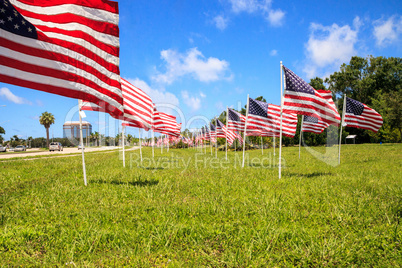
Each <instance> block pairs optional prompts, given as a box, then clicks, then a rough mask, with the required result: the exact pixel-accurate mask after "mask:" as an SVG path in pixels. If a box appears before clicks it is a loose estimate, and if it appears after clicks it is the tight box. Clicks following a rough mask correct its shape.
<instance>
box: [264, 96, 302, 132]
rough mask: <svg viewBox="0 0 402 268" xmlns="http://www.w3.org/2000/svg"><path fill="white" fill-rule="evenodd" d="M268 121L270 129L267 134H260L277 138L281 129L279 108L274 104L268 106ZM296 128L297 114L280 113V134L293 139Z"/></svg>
mask: <svg viewBox="0 0 402 268" xmlns="http://www.w3.org/2000/svg"><path fill="white" fill-rule="evenodd" d="M268 121H269V123H271V125H272V128H271V130H270V131H268V133H267V134H265V133H262V136H268V137H279V136H280V129H281V106H279V105H275V104H269V105H268ZM296 128H297V114H289V113H284V112H282V134H283V135H284V136H287V137H294V136H295V134H296ZM265 132H267V131H265ZM269 132H271V133H269Z"/></svg>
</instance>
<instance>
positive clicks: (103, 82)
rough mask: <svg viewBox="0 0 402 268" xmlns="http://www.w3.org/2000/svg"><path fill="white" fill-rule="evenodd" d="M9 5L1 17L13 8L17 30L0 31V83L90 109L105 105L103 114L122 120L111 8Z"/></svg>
mask: <svg viewBox="0 0 402 268" xmlns="http://www.w3.org/2000/svg"><path fill="white" fill-rule="evenodd" d="M33 2H34V3H33ZM11 3H12V4H13V6H11V5H9V4H8V5H7V6H6V4H7V2H3V3H1V4H2V5H4V7H6V8H7V12H12V11H13V8H15V10H14V14H15V20H16V23H19V24H20V25H17V26H18V27H17V28H16V30H14V31H12V30H11V28H10V27H9V26H7V27H8V28H4V29H7V30H4V29H0V38H1V39H0V40H1V42H0V55H2V56H3V58H2V60H1V63H0V64H1V65H2V66H1V70H2V71H1V73H2V75H3V76H2V80H1V81H2V82H6V83H12V84H16V85H24V86H26V87H29V88H33V89H37V90H42V91H45V92H50V93H54V94H58V95H62V96H66V97H72V98H81V99H83V100H85V101H90V102H94V103H95V104H101V103H104V102H106V103H107V106H106V107H107V110H108V112H109V113H111V114H113V115H115V116H118V115H122V114H123V97H122V92H121V85H120V76H119V72H120V71H119V32H118V20H119V16H118V5H117V3H114V2H111V1H107V0H102V1H100V0H94V1H85V0H84V1H78V0H70V1H58V0H54V1H45V0H36V1H28V0H20V1H18V0H12V1H11ZM99 8H100V9H99ZM18 11H19V12H20V14H21V15H18ZM25 20H27V21H28V22H26V21H25ZM26 24H27V26H26V27H25V28H24V27H23V26H24V25H26ZM19 27H20V28H21V29H20V28H19ZM28 27H29V28H28ZM32 27H35V29H34V31H35V32H36V34H34V35H25V33H24V31H27V30H31V29H32ZM19 34H21V35H19ZM22 35H24V36H22ZM25 36H27V37H25ZM35 38H37V39H35ZM6 40H7V41H6ZM6 61H7V62H6ZM11 62H14V63H11ZM22 62H23V63H22ZM28 73H30V74H28ZM18 80H21V81H18ZM46 85H47V86H46Z"/></svg>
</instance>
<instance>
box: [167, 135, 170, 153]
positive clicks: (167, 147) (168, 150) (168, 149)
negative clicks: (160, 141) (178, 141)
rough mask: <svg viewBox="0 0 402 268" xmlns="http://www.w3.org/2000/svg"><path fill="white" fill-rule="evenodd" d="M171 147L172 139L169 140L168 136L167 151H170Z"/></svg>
mask: <svg viewBox="0 0 402 268" xmlns="http://www.w3.org/2000/svg"><path fill="white" fill-rule="evenodd" d="M169 147H170V141H169V137H168V146H167V151H168V152H169Z"/></svg>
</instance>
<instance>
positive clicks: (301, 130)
mask: <svg viewBox="0 0 402 268" xmlns="http://www.w3.org/2000/svg"><path fill="white" fill-rule="evenodd" d="M303 122H304V115H302V120H301V124H300V134H299V135H300V137H299V159H300V147H301V140H302V136H303Z"/></svg>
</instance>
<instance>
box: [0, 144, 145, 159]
mask: <svg viewBox="0 0 402 268" xmlns="http://www.w3.org/2000/svg"><path fill="white" fill-rule="evenodd" d="M137 148H139V147H132V148H130V149H128V150H135V149H137ZM115 149H121V147H117V146H105V147H88V148H85V152H86V153H87V152H96V151H108V150H115ZM80 153H81V150H78V149H77V147H75V148H64V149H63V151H61V152H59V151H54V152H49V151H39V150H38V149H27V151H26V152H7V153H0V160H2V159H8V158H14V157H32V156H42V155H48V156H50V157H51V156H60V155H66V154H80Z"/></svg>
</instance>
